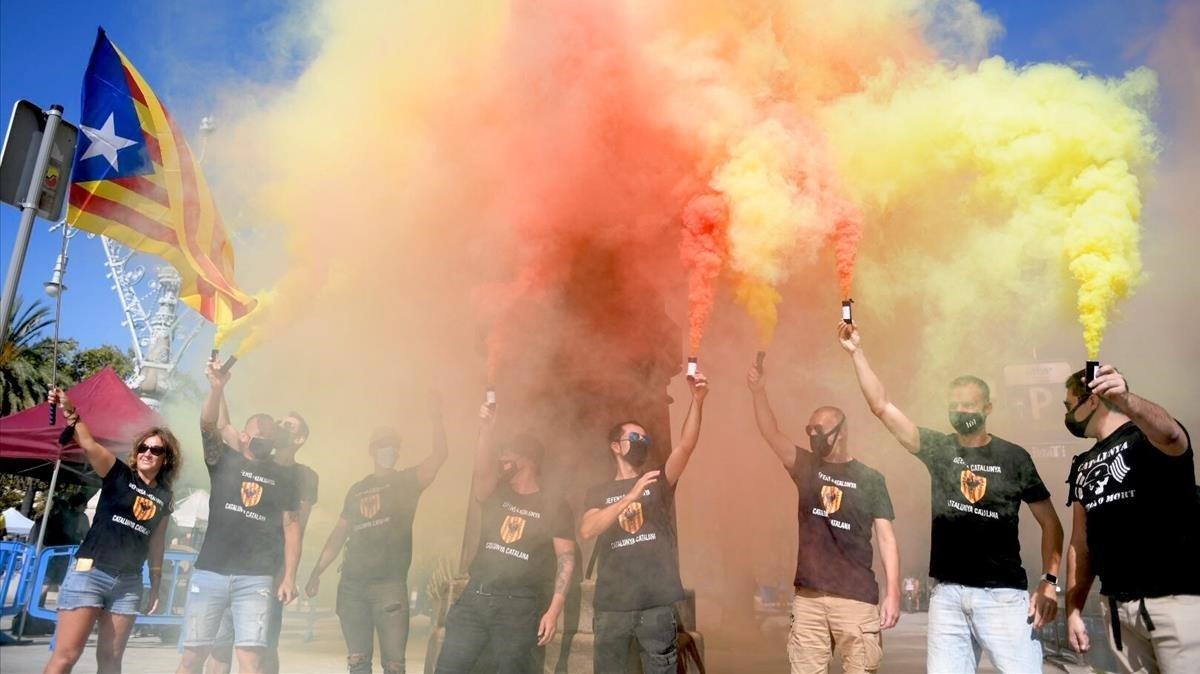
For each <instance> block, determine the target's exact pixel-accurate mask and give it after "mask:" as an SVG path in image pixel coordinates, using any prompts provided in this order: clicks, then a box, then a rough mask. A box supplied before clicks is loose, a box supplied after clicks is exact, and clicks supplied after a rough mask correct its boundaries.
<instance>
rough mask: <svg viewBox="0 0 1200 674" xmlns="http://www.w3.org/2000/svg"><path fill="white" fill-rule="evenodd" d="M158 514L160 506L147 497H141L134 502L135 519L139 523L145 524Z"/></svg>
mask: <svg viewBox="0 0 1200 674" xmlns="http://www.w3.org/2000/svg"><path fill="white" fill-rule="evenodd" d="M156 512H158V506H156V505H154V501H151V500H150V499H148V498H146V497H145V496H139V497H137V498H135V499H134V500H133V517H134V519H136V520H137V521H139V522H145V521H146V520H148V519H150V518H151V517H154V513H156Z"/></svg>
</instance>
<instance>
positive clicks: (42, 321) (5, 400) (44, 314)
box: [0, 297, 54, 416]
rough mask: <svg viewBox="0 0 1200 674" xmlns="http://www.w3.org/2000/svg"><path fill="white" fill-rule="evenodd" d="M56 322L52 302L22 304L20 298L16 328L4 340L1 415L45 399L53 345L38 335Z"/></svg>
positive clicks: (1, 347)
mask: <svg viewBox="0 0 1200 674" xmlns="http://www.w3.org/2000/svg"><path fill="white" fill-rule="evenodd" d="M53 323H54V320H53V319H52V318H51V316H50V307H49V306H47V305H45V304H42V303H41V302H34V303H33V304H31V305H29V306H28V307H22V299H21V298H20V297H18V298H17V300H16V302H15V303H14V305H13V322H12V329H11V330H9V332H8V339H7V340H6V341H5V342H4V343H3V344H0V416H8V415H9V414H12V413H13V412H17V411H20V410H23V409H25V408H26V407H31V406H33V405H36V404H38V403H39V402H41V401H42V400H43V399H45V397H46V391H47V390H48V389H49V388H50V383H51V381H50V380H51V369H52V368H53V365H54V363H53V361H54V354H53V345H52V344H50V343H49V341H48V340H45V339H41V340H39V339H37V337H38V333H39V332H41V331H42V330H43V329H45V328H46V327H47V326H49V325H52V324H53Z"/></svg>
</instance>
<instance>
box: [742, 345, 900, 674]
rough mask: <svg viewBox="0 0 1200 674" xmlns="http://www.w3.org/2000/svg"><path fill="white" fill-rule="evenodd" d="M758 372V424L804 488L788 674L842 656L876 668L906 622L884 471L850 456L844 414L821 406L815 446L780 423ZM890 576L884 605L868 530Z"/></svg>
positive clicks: (824, 668) (811, 438)
mask: <svg viewBox="0 0 1200 674" xmlns="http://www.w3.org/2000/svg"><path fill="white" fill-rule="evenodd" d="M763 379H764V376H763V372H762V370H760V369H759V367H758V366H757V365H752V366H750V371H749V372H748V373H747V374H746V384H747V385H748V386H749V387H750V393H751V395H752V397H753V401H754V421H755V423H756V424H757V425H758V431H759V433H761V434H762V436H763V439H764V440H766V441H767V445H768V446H770V448H771V450H772V451H773V452H775V455H776V456H778V457H779V460H780V461H782V462H783V467H784V468H786V469H787V472H788V475H790V476H791V478H792V481H793V482H795V483H796V488H797V490H798V491H799V495H800V500H799V512H798V518H799V526H798V530H799V539H800V545H799V551H798V554H797V556H796V578H795V587H796V595H795V597H794V598H793V599H792V629H791V634H790V635H789V637H788V660H789V661H790V662H791V666H792V674H824V673H825V672H828V671H829V662H830V660H831V659H832V657H833V656H834V655H835V654H836V655H837V656H838V659H839V660H841V663H842V671H844V672H846V674H860V673H866V672H877V671H879V665H880V662H881V661H882V658H883V638H882V637H881V635H880V632H881V631H882V630H886V629H891V628H892V627H894V626H895V625H896V622H897V621H898V620H899V619H900V551H899V548H898V547H897V546H896V534H895V532H894V531H893V530H892V520H893V519H895V514H894V513H893V511H892V499H891V497H890V496H889V495H888V490H887V483H886V481H885V480H884V479H883V475H881V474H880V473H879V471H876V470H875V469H873V468H870V467H869V466H867V465H865V464H863V463H860V462H859V461H857V460H856V459H854V458H853V457H852V456H850V450H849V449H848V445H849V433H848V431H847V428H846V415H845V413H844V412H842V410H840V409H838V408H836V407H819V408H817V409H816V411H814V412H813V413H812V416H811V417H809V420H808V426H806V427H805V431H806V433H807V435H808V442H809V448H807V449H806V448H803V447H799V446H798V445H796V444H795V443H793V442H792V441H791V439H790V438H788V436H787V435H785V434H784V433H783V431H781V430H780V429H779V423H778V422H777V421H776V419H775V413H774V412H773V411H772V410H771V404H770V402H769V401H768V400H767V389H766V386H765V384H764V382H763ZM872 532H874V534H875V536H876V537H877V538H878V540H879V556H880V558H881V559H882V560H883V570H884V574H885V575H886V578H887V591H886V593H885V598H884V601H883V604H882V605H880V603H879V584H878V583H877V581H876V580H875V572H874V571H873V570H872V567H871V564H872V558H873V550H872V548H871V534H872Z"/></svg>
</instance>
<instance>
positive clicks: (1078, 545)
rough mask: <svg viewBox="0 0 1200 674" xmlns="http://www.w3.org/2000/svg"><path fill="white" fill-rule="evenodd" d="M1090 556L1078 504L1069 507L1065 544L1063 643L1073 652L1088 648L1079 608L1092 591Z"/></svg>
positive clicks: (1085, 525) (1082, 516)
mask: <svg viewBox="0 0 1200 674" xmlns="http://www.w3.org/2000/svg"><path fill="white" fill-rule="evenodd" d="M1095 577H1096V576H1095V574H1094V573H1092V560H1091V555H1090V554H1089V553H1088V546H1087V514H1086V513H1085V512H1084V510H1083V505H1082V504H1081V503H1079V502H1078V501H1076V502H1075V504H1074V505H1073V506H1071V542H1070V543H1069V544H1068V545H1067V594H1066V599H1065V601H1064V603H1065V604H1066V609H1067V641H1068V642H1069V643H1070V644H1071V648H1073V649H1074V650H1075V652H1076V653H1086V652H1087V651H1088V649H1089V648H1091V642H1090V640H1089V639H1088V633H1087V626H1086V625H1085V624H1084V622H1083V606H1084V604H1086V603H1087V598H1088V593H1090V592H1091V591H1092V581H1093V580H1094V579H1095Z"/></svg>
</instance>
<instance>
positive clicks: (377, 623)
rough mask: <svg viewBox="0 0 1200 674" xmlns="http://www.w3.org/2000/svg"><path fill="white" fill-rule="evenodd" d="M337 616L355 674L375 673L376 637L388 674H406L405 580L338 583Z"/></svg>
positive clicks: (406, 588)
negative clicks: (373, 667)
mask: <svg viewBox="0 0 1200 674" xmlns="http://www.w3.org/2000/svg"><path fill="white" fill-rule="evenodd" d="M337 615H338V619H339V620H340V621H341V623H342V636H343V637H344V638H345V639H346V651H347V653H348V656H347V658H346V663H347V665H348V668H349V671H350V672H351V674H357V673H358V672H364V673H366V674H369V673H370V671H371V656H372V654H373V653H374V650H375V648H374V647H375V635H376V634H378V635H379V656H380V660H381V661H382V663H383V671H384V672H386V674H403V672H404V650H405V648H407V646H408V586H407V584H406V583H405V581H403V580H352V579H347V578H342V580H341V582H339V583H338V592H337Z"/></svg>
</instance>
